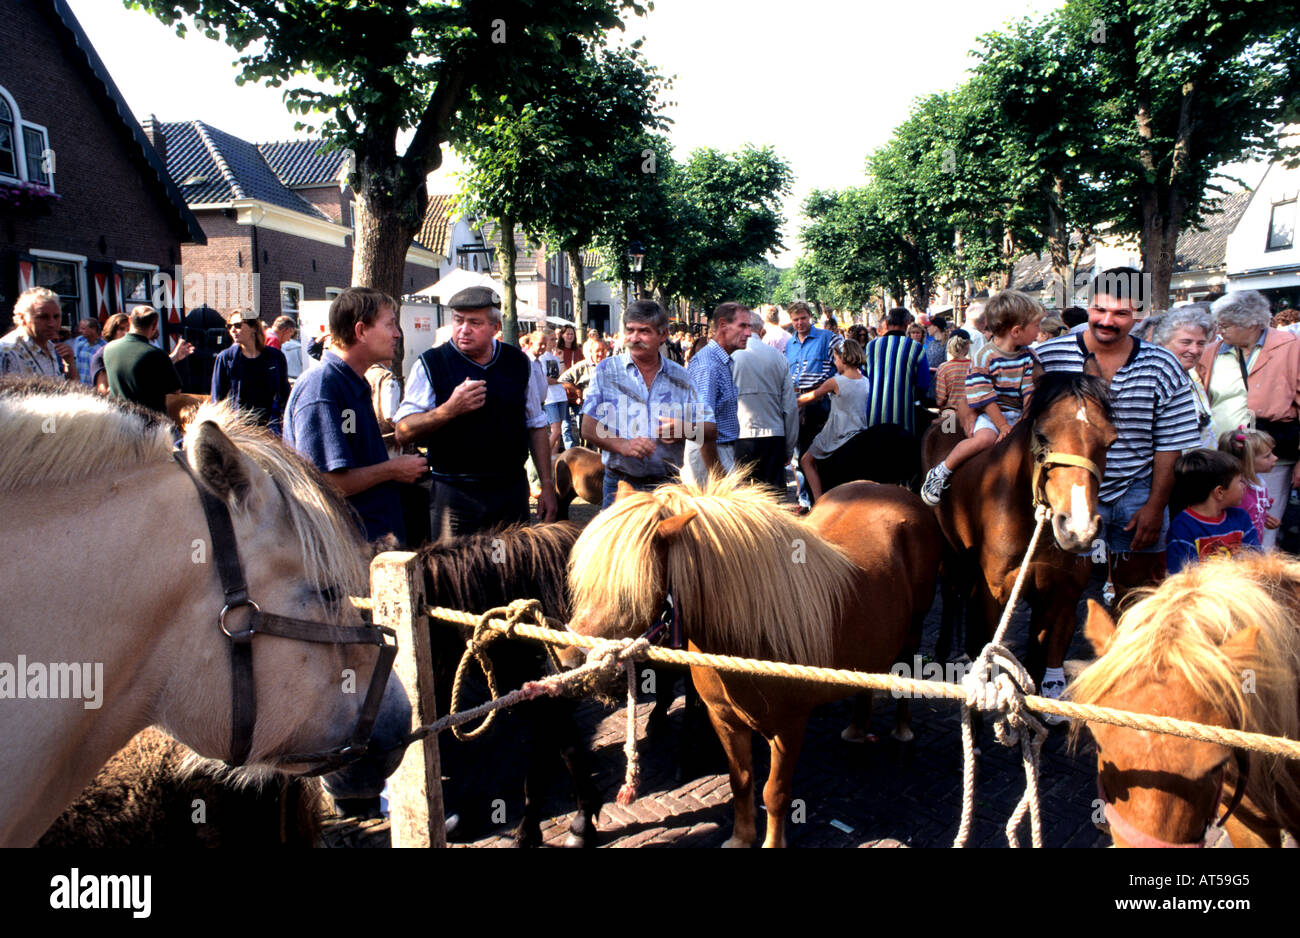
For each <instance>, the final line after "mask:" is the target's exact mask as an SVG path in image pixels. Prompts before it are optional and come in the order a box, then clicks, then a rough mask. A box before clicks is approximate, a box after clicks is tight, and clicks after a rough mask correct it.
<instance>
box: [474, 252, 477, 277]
mask: <svg viewBox="0 0 1300 938" xmlns="http://www.w3.org/2000/svg"><path fill="white" fill-rule="evenodd" d="M474 273H478V255H477V254H475V255H474Z"/></svg>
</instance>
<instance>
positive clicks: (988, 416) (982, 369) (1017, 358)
mask: <svg viewBox="0 0 1300 938" xmlns="http://www.w3.org/2000/svg"><path fill="white" fill-rule="evenodd" d="M984 313H985V316H986V317H987V320H988V325H989V329H990V330H991V331H992V333H993V341H992V342H989V343H988V344H986V345H985V346H984V347H983V348H981V349H980V350H979V351H978V352H976V353H975V357H974V358H973V359H972V360H971V367H970V372H969V373H968V374H967V375H966V403H967V404H968V405H969V406H970V409H971V410H973V411H975V412H977V413H978V414H979V416H978V417H977V418H976V419H975V430H974V432H973V433H972V434H971V436H970V437H969V438H968V439H965V440H962V441H961V442H960V443H958V444H957V445H956V446H955V447H953V450H952V452H951V453H949V454H948V458H947V459H945V460H944V461H943V462H941V463H939V464H938V465H936V466H935V467H934V468H933V469H931V470H930V472H929V473H928V474H927V475H926V477H925V482H924V483H923V484H922V485H921V498H923V499H925V502H926V504H927V505H937V504H939V502H940V500H941V499H942V498H943V492H944V490H945V489H946V488H947V487H948V481H949V479H950V478H951V476H952V473H953V471H954V470H956V469H957V467H958V466H960V465H961V464H962V463H964V462H966V461H967V460H968V459H970V458H971V457H972V456H975V455H976V454H977V453H981V452H983V451H984V450H986V449H988V448H989V447H990V446H992V445H993V444H995V443H997V442H998V441H999V440H1001V439H1002V438H1003V437H1005V436H1006V435H1007V434H1008V433H1010V432H1011V427H1012V426H1013V425H1014V424H1015V422H1016V421H1017V420H1019V419H1020V415H1021V414H1022V413H1024V411H1025V408H1026V407H1028V406H1029V398H1030V397H1031V396H1032V394H1033V392H1034V376H1035V369H1037V368H1038V359H1037V358H1035V357H1034V353H1033V352H1032V351H1031V350H1030V348H1029V343H1030V342H1032V341H1034V339H1036V338H1038V324H1039V323H1040V322H1042V320H1043V316H1044V312H1043V307H1042V306H1040V305H1039V304H1038V302H1037V301H1036V300H1034V299H1033V298H1031V297H1029V296H1028V295H1026V294H1024V293H1021V292H1019V291H1018V290H1003V291H1002V292H1001V293H999V294H997V295H996V296H994V297H993V298H992V299H991V300H989V303H988V306H987V307H985V310H984Z"/></svg>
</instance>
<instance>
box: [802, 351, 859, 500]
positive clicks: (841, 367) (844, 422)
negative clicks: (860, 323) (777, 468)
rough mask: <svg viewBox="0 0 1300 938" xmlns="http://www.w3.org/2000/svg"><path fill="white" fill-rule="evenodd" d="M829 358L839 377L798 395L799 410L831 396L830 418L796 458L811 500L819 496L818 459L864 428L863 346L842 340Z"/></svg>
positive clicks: (820, 485)
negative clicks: (806, 450) (806, 483)
mask: <svg viewBox="0 0 1300 938" xmlns="http://www.w3.org/2000/svg"><path fill="white" fill-rule="evenodd" d="M831 356H832V358H833V359H834V361H835V370H836V372H838V374H837V375H836V376H835V377H834V378H827V379H826V380H825V381H823V382H822V383H821V385H820V386H819V387H817V388H816V389H814V390H812V391H809V392H807V393H806V394H801V395H799V406H800V407H803V406H805V405H807V404H811V403H813V402H815V401H819V400H821V399H822V398H823V397H825V396H826V395H827V394H830V395H832V400H831V415H830V418H829V419H828V420H827V421H826V425H825V426H824V427H822V429H821V432H820V433H818V434H817V435H816V436H815V437H813V441H812V443H811V444H810V445H809V447H808V452H806V453H804V454H803V456H802V457H800V459H799V466H800V468H802V469H803V474H804V479H805V480H807V482H808V490H809V492H810V494H811V495H812V497H813V501H816V500H817V499H819V498H821V497H822V479H821V475H820V474H819V473H818V472H817V460H819V459H825V458H826V457H827V456H829V455H830V454H831V453H833V452H835V451H836V450H837V449H839V448H840V447H841V446H843V445H844V444H845V443H847V442H848V441H849V440H850V439H852V437H853V436H854V435H855V434H857V433H859V432H860V431H862V430H865V429H866V428H867V382H866V379H864V378H863V377H862V371H861V368H862V362H863V361H864V357H863V352H862V346H861V345H859V344H858V343H857V342H854V341H853V340H852V339H845V340H844V342H843V343H842V344H841V345H840V346H839V348H836V349H834V350H833V351H832V352H831Z"/></svg>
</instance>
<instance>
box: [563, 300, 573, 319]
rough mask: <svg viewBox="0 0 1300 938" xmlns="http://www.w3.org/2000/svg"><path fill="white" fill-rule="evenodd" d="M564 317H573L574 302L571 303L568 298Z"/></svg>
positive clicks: (565, 303)
mask: <svg viewBox="0 0 1300 938" xmlns="http://www.w3.org/2000/svg"><path fill="white" fill-rule="evenodd" d="M564 318H565V319H572V318H573V304H572V303H570V302H569V301H568V300H565V301H564Z"/></svg>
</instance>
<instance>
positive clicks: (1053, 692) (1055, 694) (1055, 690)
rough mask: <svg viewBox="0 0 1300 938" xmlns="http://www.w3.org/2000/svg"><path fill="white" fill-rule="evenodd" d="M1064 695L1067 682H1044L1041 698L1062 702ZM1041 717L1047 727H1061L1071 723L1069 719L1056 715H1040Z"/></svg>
mask: <svg viewBox="0 0 1300 938" xmlns="http://www.w3.org/2000/svg"><path fill="white" fill-rule="evenodd" d="M1063 693H1065V681H1044V682H1043V686H1042V688H1041V694H1040V696H1042V697H1048V698H1050V699H1052V700H1060V699H1061V695H1062V694H1063ZM1039 717H1040V718H1041V719H1042V721H1043V723H1044V724H1046V725H1047V726H1060V725H1061V724H1062V723H1068V722H1070V718H1069V717H1063V716H1060V715H1059V714H1055V713H1040V714H1039Z"/></svg>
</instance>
